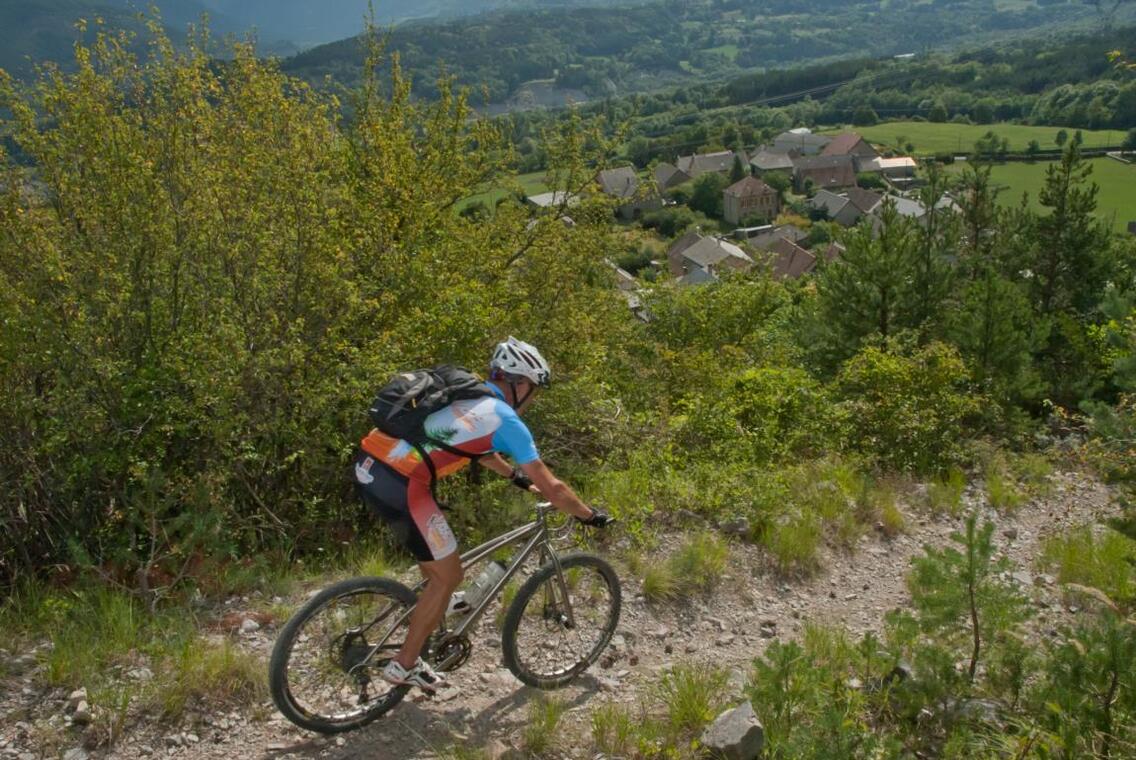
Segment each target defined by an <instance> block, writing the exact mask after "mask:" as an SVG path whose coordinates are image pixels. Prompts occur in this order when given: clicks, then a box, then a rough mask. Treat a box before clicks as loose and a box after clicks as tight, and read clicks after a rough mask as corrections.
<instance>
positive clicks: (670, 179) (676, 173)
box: [655, 161, 691, 193]
mask: <svg viewBox="0 0 1136 760" xmlns="http://www.w3.org/2000/svg"><path fill="white" fill-rule="evenodd" d="M690 180H691V176H690V175H689V174H687V173H686V172H684V171H682V170H681V169H679V168H678V167H677V166H675V165H674V164H668V163H667V162H665V161H663V162H661V163H659V164H658V165H657V166H655V187H657V188H659V192H660V193H662V192H666V191H667V190H670V189H671V188H672V187H676V186H678V185H681V184H682V183H684V182H690Z"/></svg>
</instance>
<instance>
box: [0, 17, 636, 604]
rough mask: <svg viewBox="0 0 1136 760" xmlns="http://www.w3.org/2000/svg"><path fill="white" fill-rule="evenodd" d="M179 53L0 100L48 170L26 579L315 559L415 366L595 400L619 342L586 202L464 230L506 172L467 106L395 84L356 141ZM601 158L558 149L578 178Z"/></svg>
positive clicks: (1, 246)
mask: <svg viewBox="0 0 1136 760" xmlns="http://www.w3.org/2000/svg"><path fill="white" fill-rule="evenodd" d="M158 40H159V41H158V42H157V43H156V47H155V49H154V51H153V53H154V55H153V58H152V60H151V61H150V62H149V63H147V64H146V65H145V66H141V67H140V66H138V65H137V64H136V62H135V60H134V59H133V57H132V56H131V55H130V54H129V53H128V52H127V51H126V49H125V47H124V43H123V41H122V40H120V39H119V38H115V37H102V38H100V40H99V42H98V44H97V45H95V46H94V47H93V48H91V49H83V50H81V51H80V55H79V61H78V63H79V65H78V69H77V71H76V72H75V73H74V74H53V75H51V76H49V77H47V78H45V79H43V80H41V81H40V82H39V83H38V84H37V85H36V86H35V88H34V89H30V90H20V89H17V88H16V87H15V86H14V85H13V84H12V82H11V81H9V80H6V79H5V80H4V81H3V83H2V90H0V92H2V95H0V97H2V99H3V106H2V108H3V109H4V110H5V111H6V113H8V114H10V116H9V117H8V118H6V119H5V121H4V125H3V129H4V131H5V132H8V133H9V134H10V135H11V136H12V139H13V140H14V141H15V143H16V144H17V145H18V146H19V147H20V149H21V150H22V151H23V152H24V154H25V155H26V156H27V157H29V158H30V160H31V161H33V162H34V168H33V169H32V170H30V171H25V170H24V169H22V168H20V167H18V166H17V165H15V164H13V163H11V162H7V165H6V167H5V175H4V176H5V179H4V182H3V187H4V192H3V201H2V203H0V292H2V293H3V297H2V298H0V304H2V306H0V308H2V309H3V312H2V314H0V320H2V321H3V324H4V329H3V331H2V336H0V386H2V387H3V393H2V395H3V399H4V402H3V405H2V407H0V415H2V418H3V422H2V425H3V428H4V434H3V436H4V444H3V446H2V447H0V450H2V453H0V473H2V475H0V481H2V482H3V483H4V488H3V491H4V496H3V497H2V498H3V509H2V512H0V521H2V523H3V526H4V530H3V533H4V539H3V548H2V549H0V563H2V566H3V574H4V575H6V576H10V575H11V574H12V572H13V571H14V569H15V568H16V567H34V566H40V567H42V566H44V564H45V563H50V562H52V561H56V560H59V559H63V558H68V557H70V558H76V559H82V558H89V560H90V561H93V562H95V563H101V564H107V565H109V568H108V572H118V570H116V569H115V568H121V569H122V570H124V571H126V570H129V571H131V572H132V571H134V570H136V569H139V568H143V569H148V570H149V569H153V568H158V567H160V568H161V572H171V573H175V574H176V573H177V572H178V571H179V570H180V569H183V568H185V567H187V565H188V564H192V563H195V562H198V563H199V562H201V561H202V556H201V554H200V551H201V547H203V546H205V547H208V551H215V550H220V551H221V552H222V553H227V552H230V551H231V552H236V551H238V550H239V549H242V548H243V549H248V548H249V547H253V546H257V545H267V544H272V543H276V544H279V543H280V542H283V541H286V542H288V543H290V544H292V545H294V546H297V547H302V546H304V545H305V544H307V545H313V544H315V543H318V542H321V541H323V540H325V538H326V536H327V535H328V534H329V533H332V532H334V531H336V530H338V529H339V528H337V526H343V525H345V524H349V523H350V522H351V521H352V520H353V519H354V514H355V512H356V507H354V506H353V505H352V501H351V500H350V499H348V498H345V497H346V496H347V495H348V494H347V493H346V491H345V485H346V483H345V480H344V478H343V467H344V465H345V461H346V459H345V457H346V456H347V453H348V452H349V451H350V449H351V448H352V445H353V442H354V441H355V440H357V438H358V437H359V436H360V435H361V434H362V433H364V432H365V428H364V427H363V425H364V420H365V416H364V411H365V408H366V405H367V399H368V397H369V395H370V394H371V393H372V392H373V391H374V389H375V387H376V383H379V382H381V380H382V379H383V378H384V377H386V376H388V375H389V374H390V373H391V372H392V371H394V370H395V369H396V368H401V367H405V366H407V365H421V364H423V363H426V362H429V361H432V360H435V359H442V358H447V359H451V360H455V361H459V362H463V363H467V364H469V365H470V366H475V367H479V366H481V365H482V363H483V361H484V354H485V352H486V351H487V349H488V346H490V345H492V341H493V340H495V339H499V336H502V335H505V334H508V333H509V332H516V333H518V334H522V335H525V336H526V337H528V338H529V339H530V340H534V341H537V342H539V343H540V344H541V345H545V346H549V347H550V348H549V353H550V355H551V356H552V358H553V360H554V361H555V362H556V364H557V365H558V367H560V368H561V369H562V371H563V372H564V373H565V374H566V375H570V376H575V378H576V379H577V381H578V382H580V383H581V384H583V385H584V386H586V385H587V384H588V382H589V377H590V375H589V372H588V368H589V367H598V366H599V365H600V359H601V358H602V356H603V352H604V348H603V346H604V340H605V338H606V337H607V336H614V335H615V334H618V326H619V324H620V321H621V320H620V319H619V317H621V316H622V311H621V310H618V309H619V307H620V306H621V303H622V302H621V301H619V300H618V298H617V296H616V294H615V293H614V292H613V291H610V290H608V289H607V288H606V287H604V286H606V283H607V270H606V267H605V265H604V264H603V258H602V251H603V250H604V246H603V243H604V240H605V235H606V230H605V228H603V227H601V226H598V225H596V224H591V223H587V220H588V214H589V212H588V211H587V209H582V210H581V211H580V212H579V213H578V214H577V216H578V218H579V220H580V223H579V224H577V225H576V226H574V227H572V228H565V227H564V225H563V224H561V223H560V222H558V221H556V220H555V217H551V218H540V219H536V220H533V219H532V218H531V216H530V214H529V213H528V212H526V211H525V210H523V209H522V208H520V207H519V206H505V207H501V208H499V209H498V210H497V213H496V214H495V215H494V217H493V218H492V219H491V220H489V221H487V222H483V223H473V222H470V221H468V220H467V219H465V218H463V217H461V216H459V215H457V214H455V213H453V205H454V203H455V202H456V201H457V200H459V199H461V198H463V197H465V196H467V195H469V194H471V193H472V192H473V191H474V189H475V188H476V187H478V186H479V185H480V184H481V183H483V182H485V181H487V180H492V179H495V178H496V177H497V173H498V171H499V169H500V166H501V162H502V161H503V160H505V159H506V158H507V155H508V151H507V149H506V148H505V146H504V145H503V144H502V142H501V138H500V135H499V134H498V133H497V132H495V131H494V129H493V128H492V127H491V125H489V124H487V123H485V122H470V121H468V120H467V115H468V112H467V109H466V106H465V102H464V100H463V99H462V98H460V97H456V96H447V97H445V98H443V99H441V100H439V101H437V102H436V103H435V104H433V105H430V106H420V105H415V104H413V103H412V102H411V100H410V94H409V87H408V86H407V85H406V84H405V82H404V81H403V80H402V79H401V78H400V77H399V76H398V75H397V73H396V74H395V76H394V77H393V79H390V80H388V81H386V82H385V85H386V87H387V92H388V94H387V95H385V96H380V95H379V93H378V83H377V82H376V81H374V80H371V81H368V83H367V84H366V85H365V86H364V88H363V89H362V90H361V91H360V93H359V96H358V98H357V99H356V102H355V103H354V104H353V105H354V110H355V118H354V121H353V122H352V123H351V124H343V123H341V121H340V119H339V116H338V113H339V108H338V103H336V102H335V101H334V100H332V99H329V98H325V97H322V96H318V95H316V94H314V93H313V92H311V91H310V90H309V89H308V88H306V87H304V86H302V85H300V84H298V83H296V82H294V81H291V80H289V79H287V78H285V77H284V76H282V75H281V74H280V73H279V72H278V71H277V70H276V69H275V67H274V66H272V65H271V64H265V63H262V62H260V61H258V60H256V59H255V58H254V57H253V56H252V55H251V53H250V51H249V50H248V49H247V48H246V47H243V46H238V47H237V48H236V49H235V50H234V53H235V58H234V59H233V61H232V62H231V63H230V64H228V65H226V66H224V67H221V68H216V67H214V66H213V65H212V62H211V60H210V58H208V57H207V56H205V55H204V54H202V53H201V52H200V50H199V48H197V47H192V46H191V47H190V48H189V50H188V51H187V52H185V53H177V52H175V51H174V50H173V48H172V47H171V46H170V44H169V42H168V41H165V40H164V39H162V38H161V37H160V36H159V37H158ZM583 139H584V134H583V132H582V131H579V130H577V131H576V132H573V133H570V134H567V135H566V136H565V137H564V139H563V140H560V141H559V142H558V141H557V139H556V138H555V137H554V136H551V135H550V143H549V149H550V152H551V153H553V155H555V156H558V157H559V159H558V160H562V161H563V165H564V166H565V167H566V168H565V173H564V175H563V176H562V177H561V179H562V180H563V181H565V182H568V183H572V182H580V181H581V180H580V178H579V177H578V176H574V175H573V172H575V171H578V170H579V161H580V145H581V143H582V141H583ZM495 156H497V157H498V158H495ZM595 216H596V218H597V219H600V218H603V214H602V213H597V214H595ZM613 328H614V329H613ZM155 572H157V570H155ZM150 580H153V579H150ZM141 581H142V583H146V582H149V581H148V580H147V579H146V578H145V577H142V578H141Z"/></svg>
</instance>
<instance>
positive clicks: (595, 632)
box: [268, 502, 622, 734]
mask: <svg viewBox="0 0 1136 760" xmlns="http://www.w3.org/2000/svg"><path fill="white" fill-rule="evenodd" d="M553 511H554V509H553V507H552V504H551V503H549V502H540V503H538V504H537V505H536V519H534V520H533V521H532V522H530V523H528V524H526V525H522V526H521V527H519V528H515V529H513V530H511V531H508V532H507V533H503V534H502V535H500V536H498V537H496V538H494V539H491V540H489V541H486V542H485V543H483V544H481V545H480V546H478V547H476V548H474V549H471V550H470V551H468V552H466V553H464V554H462V555H461V562H462V568H463V569H464V570H465V571H466V572H467V575H468V571H469V569H470V568H472V567H474V566H475V565H477V564H478V563H480V562H483V561H485V560H487V559H490V558H492V557H493V556H494V555H498V554H500V553H501V552H502V550H504V549H506V548H508V547H512V546H514V545H518V544H523V548H522V549H521V550H520V551H519V552H518V553H517V554H515V555H514V556H513V558H512V560H511V561H510V562H509V563H507V566H506V570H505V572H504V574H503V575H502V576H501V577H500V578H499V580H497V582H496V584H495V585H493V586H492V587H491V588H490V589H489V592H488V593H487V594H485V595H484V598H483V599H481V600H480V601H478V603H477V604H476V605H473V606H471V607H469V608H468V609H466V610H464V611H461V612H453V613H451V612H447V615H446V617H445V619H444V620H443V622H442V624H441V626H440V627H439V628H438V630H437V631H435V632H434V633H433V635H431V637H430V639H429V640H428V641H427V643H426V646H425V647H424V650H423V652H422V655H421V656H422V658H423V659H424V660H426V661H427V662H429V663H430V664H431V665H432V666H433V667H434V669H435V670H437V671H439V672H448V671H453V670H456V669H457V668H459V667H461V666H462V665H464V664H465V663H466V661H468V660H469V657H470V654H471V653H472V652H473V642H474V638H473V636H474V631H475V628H476V626H477V624H478V621H479V620H480V619H481V617H482V616H483V615H484V614H485V611H486V609H487V608H488V607H489V605H490V604H492V603H493V601H494V600H495V599H496V598H497V597H498V596H499V595H500V594H501V592H502V591H503V590H504V589H505V588H506V587H507V586H508V584H509V583H510V581H511V580H512V579H513V578H514V577H515V576H518V574H523V573H524V572H525V571H523V570H522V566H523V565H524V563H525V561H526V560H527V559H529V558H530V557H532V556H536V557H537V558H538V562H537V567H536V569H535V570H534V571H532V572H531V574H529V575H528V576H527V578H526V579H525V580H524V582H523V583H522V584H521V585H520V587H519V588H518V589H517V592H516V596H515V597H514V598H513V600H512V602H511V603H510V604H509V606H508V610H507V612H506V614H505V619H504V623H503V625H502V630H501V649H502V652H503V654H504V660H505V666H506V667H507V668H508V669H509V670H510V671H512V673H513V675H515V676H516V677H517V678H518V679H520V681H521V682H522V683H525V684H528V685H529V686H533V687H536V688H538V689H557V688H560V687H562V686H565V685H567V684H568V683H570V682H571V681H572V680H573V679H574V678H576V677H577V676H578V675H580V674H581V673H583V672H584V671H585V670H586V669H587V668H588V667H589V666H591V665H592V664H593V663H594V662H595V661H596V660H597V659H599V656H600V654H601V653H602V652H603V650H604V649H605V648H606V647H607V645H608V643H609V642H610V641H611V637H612V635H613V634H614V633H615V627H616V625H617V624H618V623H619V612H620V605H621V602H622V592H621V590H620V585H619V577H618V576H617V575H616V573H615V570H613V569H612V567H611V565H609V564H608V563H607V562H606V561H604V560H603V559H601V558H599V557H597V556H595V555H592V554H583V553H571V554H566V555H563V556H561V555H559V554H557V552H556V550H555V548H554V544H556V543H563V542H567V541H570V540H571V535H572V531H573V530H574V528H575V521H574V520H568V521H567V523H566V524H565V525H564V527H562V528H557V529H553V528H550V526H549V524H548V521H547V517H548V515H549V514H550V513H551V512H553ZM425 585H426V582H425V581H423V582H422V583H419V584H418V585H417V586H416V587H414V588H413V589H410V588H407V587H406V586H404V585H403V584H401V583H399V582H398V581H395V580H392V579H390V578H376V577H361V578H350V579H348V580H344V581H340V582H339V583H336V584H334V585H333V586H330V587H328V588H326V589H324V590H322V591H320V592H319V593H317V594H315V595H314V596H313V597H312V598H311V599H309V600H308V601H307V603H305V604H304V606H303V607H301V608H300V609H299V610H298V611H297V612H296V613H295V614H294V615H293V616H292V617H291V618H290V619H289V620H288V622H287V623H285V625H284V627H283V628H282V629H281V630H280V635H279V636H278V637H277V639H276V644H275V645H274V646H273V649H272V657H271V659H270V660H269V665H268V683H269V688H270V691H271V693H272V700H273V702H275V704H276V707H277V709H279V710H280V712H281V713H282V714H283V715H284V717H286V718H287V719H288V720H290V721H292V722H293V723H295V724H296V725H297V726H300V727H301V728H306V729H309V730H311V731H317V732H319V733H323V734H336V733H341V732H344V731H351V730H353V729H356V728H359V727H361V726H364V725H366V724H367V723H370V722H371V721H373V720H375V719H376V718H378V717H380V716H381V715H383V714H385V713H386V712H388V711H389V710H390V709H391V708H393V707H394V706H395V705H397V704H398V703H399V702H400V701H402V698H403V697H405V696H406V693H407V691H408V690H409V689H410V687H409V686H406V685H401V686H395V685H392V684H389V683H387V682H386V681H383V680H382V679H381V678H380V677H379V673H380V672H381V671H382V669H383V667H384V666H385V665H386V664H387V663H388V662H389V661H390V660H391V659H393V658H394V656H395V655H396V654H397V653H398V650H399V648H400V647H401V646H402V642H403V638H404V637H405V634H406V629H407V626H408V623H409V620H410V612H411V610H413V609H414V605H415V602H416V600H417V598H418V593H419V592H420V591H421V590H422V589H423V588H424V587H425Z"/></svg>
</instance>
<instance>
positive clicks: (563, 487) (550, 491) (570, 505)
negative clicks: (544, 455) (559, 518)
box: [521, 459, 592, 520]
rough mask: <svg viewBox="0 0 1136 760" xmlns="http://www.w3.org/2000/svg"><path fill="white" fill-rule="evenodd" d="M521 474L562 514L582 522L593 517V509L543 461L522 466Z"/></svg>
mask: <svg viewBox="0 0 1136 760" xmlns="http://www.w3.org/2000/svg"><path fill="white" fill-rule="evenodd" d="M521 472H523V473H524V474H525V475H527V476H528V477H529V479H530V480H532V482H533V485H534V486H536V487H537V488H538V489H540V492H541V493H542V494H544V496H545V498H546V499H548V500H549V501H551V502H552V506H554V507H556V508H557V509H559V510H560V511H561V512H566V513H568V514H570V515H572V516H573V517H578V518H580V519H581V520H587V519H588V518H590V517H591V516H592V509H591V508H590V507H589V506H588V505H587V504H585V503H584V502H582V501H580V497H579V496H577V495H576V492H575V491H573V490H572V489H571V488H569V486H568V484H567V483H565V482H564V481H562V480H560V479H558V478H557V477H556V476H555V475H553V474H552V470H550V469H548V465H546V464H545V463H544V462H542V461H541V460H539V459H537V460H535V461H532V462H529V463H528V464H522V465H521Z"/></svg>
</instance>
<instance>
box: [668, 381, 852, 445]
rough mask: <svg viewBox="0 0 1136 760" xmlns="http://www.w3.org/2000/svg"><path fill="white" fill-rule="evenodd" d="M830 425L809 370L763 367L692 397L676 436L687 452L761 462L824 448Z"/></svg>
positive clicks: (825, 405)
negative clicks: (697, 450)
mask: <svg viewBox="0 0 1136 760" xmlns="http://www.w3.org/2000/svg"><path fill="white" fill-rule="evenodd" d="M834 425H835V415H834V410H833V407H832V405H831V403H830V402H829V400H828V396H827V394H826V392H825V391H824V389H823V388H822V387H821V385H820V383H818V382H817V381H816V380H814V379H812V378H811V377H810V376H809V374H808V373H807V372H805V371H804V370H800V369H795V368H779V367H765V368H760V369H751V370H746V371H744V372H741V373H739V374H738V375H735V376H734V377H733V378H732V379H731V381H729V382H727V383H726V384H725V387H724V388H723V389H722V391H721V392H718V393H713V394H703V395H699V396H697V397H695V398H694V399H692V400H691V402H690V405H689V411H687V413H686V415H685V419H684V420H683V424H682V427H681V428H680V430H679V437H680V439H681V440H682V441H683V443H684V444H685V445H686V446H687V447H689V448H702V449H708V450H710V451H714V452H717V453H718V454H719V455H721V456H738V455H739V454H740V455H743V456H745V457H746V458H747V459H749V461H752V462H754V463H758V464H765V463H769V462H776V461H782V460H784V459H786V458H788V457H795V456H800V455H806V456H807V455H808V453H809V452H813V451H819V450H823V447H824V446H825V443H826V442H827V441H829V440H832V438H833V437H834V436H833V428H834Z"/></svg>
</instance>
